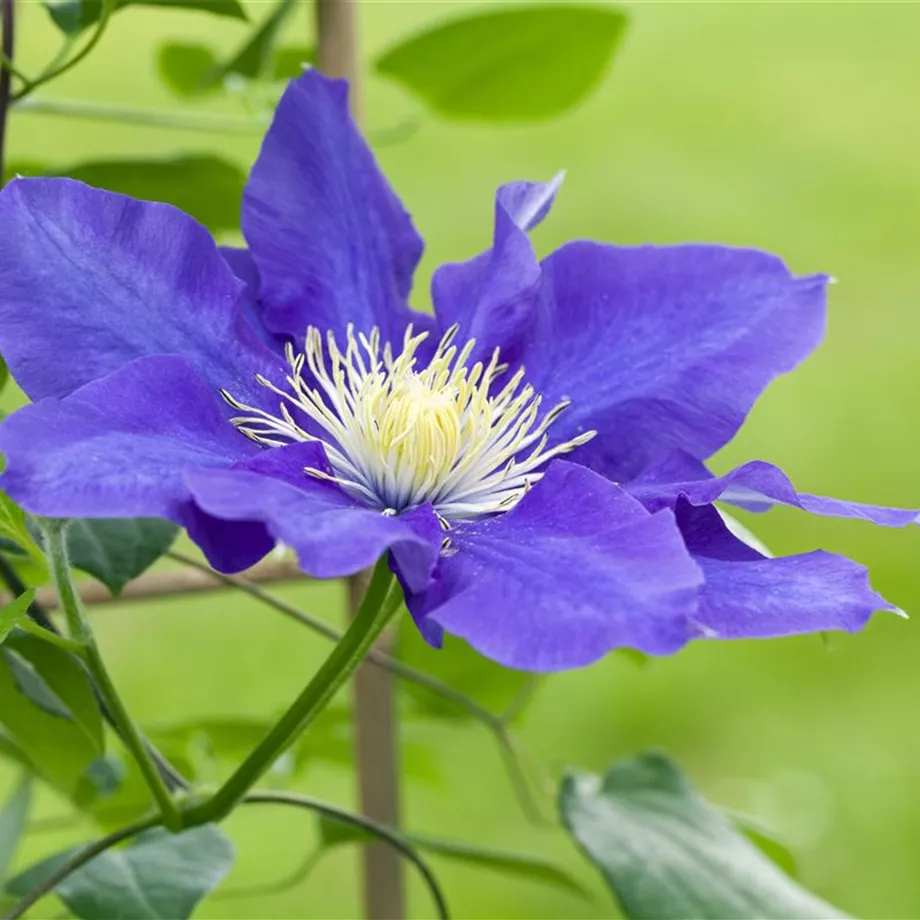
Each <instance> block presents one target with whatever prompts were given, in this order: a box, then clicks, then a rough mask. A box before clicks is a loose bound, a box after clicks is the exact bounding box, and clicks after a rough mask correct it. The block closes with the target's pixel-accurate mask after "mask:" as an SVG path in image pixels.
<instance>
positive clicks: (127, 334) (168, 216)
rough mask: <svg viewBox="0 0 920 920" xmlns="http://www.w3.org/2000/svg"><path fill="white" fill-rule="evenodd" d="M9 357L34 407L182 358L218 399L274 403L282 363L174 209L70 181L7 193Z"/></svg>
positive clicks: (229, 279)
mask: <svg viewBox="0 0 920 920" xmlns="http://www.w3.org/2000/svg"><path fill="white" fill-rule="evenodd" d="M0 227H2V228H3V232H2V238H0V351H2V353H3V355H4V357H5V358H6V361H7V363H8V364H9V366H10V369H11V370H12V372H13V374H14V375H15V377H16V380H17V381H18V382H19V384H20V385H21V386H22V388H23V389H24V390H25V391H26V393H27V394H28V395H29V396H30V397H32V398H33V399H38V398H42V397H45V396H63V395H66V394H67V393H70V392H72V391H73V390H75V389H77V388H78V387H80V386H82V385H83V384H85V383H88V382H89V381H91V380H95V379H97V378H99V377H103V376H105V375H106V374H109V373H111V372H112V371H114V370H116V369H117V368H119V367H121V366H123V365H125V364H127V363H128V362H130V361H133V360H134V359H135V358H140V357H143V356H145V355H157V354H159V355H182V356H184V357H186V358H188V360H189V361H191V362H192V363H193V364H194V366H195V368H196V369H197V371H198V373H199V374H200V375H201V376H202V377H203V378H204V379H205V380H206V381H207V382H208V383H209V384H210V385H211V386H212V388H213V389H214V391H215V392H216V390H217V389H218V388H219V387H226V388H227V389H229V390H231V391H232V392H233V393H234V394H235V395H236V396H237V397H238V398H241V399H247V400H251V401H255V402H256V403H257V404H259V401H261V400H263V399H264V395H265V391H264V390H263V389H262V388H261V387H259V386H258V385H257V384H256V383H255V379H254V378H255V374H256V373H263V374H266V375H268V376H271V375H272V374H273V373H274V369H275V368H276V367H277V366H278V365H279V363H280V362H279V361H278V359H277V358H276V356H275V355H273V354H272V353H271V352H270V351H269V350H268V349H266V348H265V347H264V345H262V343H260V342H259V341H258V340H257V338H256V336H255V335H254V334H253V333H252V332H251V331H250V329H249V327H248V326H247V325H246V324H245V323H243V322H242V321H241V319H240V315H239V310H238V303H239V300H240V294H241V287H242V286H241V284H240V282H239V281H238V280H237V279H236V278H235V277H234V275H233V272H232V271H231V270H230V269H229V268H228V266H227V264H226V263H225V262H224V260H223V259H222V258H221V255H220V253H219V252H218V250H217V246H216V245H215V244H214V242H213V240H212V239H211V238H210V236H209V235H208V233H207V231H206V230H205V229H204V228H203V227H202V226H200V225H199V224H198V223H196V222H195V221H194V220H193V219H192V218H191V217H188V216H187V215H185V214H183V213H182V212H181V211H178V210H176V209H175V208H173V207H171V206H169V205H165V204H156V203H151V202H144V201H136V200H134V199H131V198H127V197H125V196H123V195H116V194H113V193H112V192H105V191H100V190H99V189H93V188H90V187H89V186H86V185H83V184H82V183H80V182H74V181H72V180H70V179H17V180H15V181H14V182H11V183H10V184H9V185H8V186H7V187H6V188H5V189H4V190H3V192H2V193H0Z"/></svg>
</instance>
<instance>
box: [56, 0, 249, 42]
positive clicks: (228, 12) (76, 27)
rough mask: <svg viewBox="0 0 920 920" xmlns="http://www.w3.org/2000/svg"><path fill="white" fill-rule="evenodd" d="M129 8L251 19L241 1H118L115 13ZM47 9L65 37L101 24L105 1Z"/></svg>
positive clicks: (66, 2) (61, 2)
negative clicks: (161, 9)
mask: <svg viewBox="0 0 920 920" xmlns="http://www.w3.org/2000/svg"><path fill="white" fill-rule="evenodd" d="M126 6H160V7H168V8H170V9H183V10H196V11H198V12H202V13H211V14H212V15H214V16H225V17H228V18H230V19H242V20H243V21H246V20H247V19H248V17H247V16H246V11H245V10H244V9H243V6H242V4H241V3H240V2H239V0H116V3H115V9H114V11H113V12H116V11H118V10H121V9H123V8H124V7H126ZM45 8H46V9H47V10H48V12H49V14H50V15H51V18H52V20H53V21H54V24H55V25H56V26H57V27H58V28H59V29H60V30H61V31H62V32H63V33H64V34H65V35H78V34H79V33H80V32H82V31H83V30H84V29H85V28H87V27H88V26H91V25H95V23H97V22H98V21H99V17H100V16H101V15H102V0H45Z"/></svg>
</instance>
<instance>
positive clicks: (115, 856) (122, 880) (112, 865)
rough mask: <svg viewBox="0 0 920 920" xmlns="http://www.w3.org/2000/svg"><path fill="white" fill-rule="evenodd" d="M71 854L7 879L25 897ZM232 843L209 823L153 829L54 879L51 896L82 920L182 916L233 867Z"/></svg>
mask: <svg viewBox="0 0 920 920" xmlns="http://www.w3.org/2000/svg"><path fill="white" fill-rule="evenodd" d="M72 853H73V850H70V851H68V852H66V853H59V854H57V856H52V857H51V858H50V859H47V860H45V861H44V862H41V863H39V864H38V865H36V866H32V867H31V868H29V869H27V870H26V871H25V872H23V873H21V874H20V875H18V876H16V878H15V879H13V880H12V881H11V882H9V883H8V885H7V888H8V889H9V890H10V891H12V892H13V893H14V894H17V895H20V896H22V895H24V894H26V893H27V892H28V891H29V890H31V889H32V888H34V887H35V886H36V885H38V884H41V882H43V881H44V880H45V879H46V878H48V877H49V876H50V875H51V874H52V873H53V872H54V871H55V870H56V869H57V868H58V866H60V865H61V863H62V861H63V860H64V859H67V858H68V856H70V855H71V854H72ZM233 858H234V852H233V844H232V843H231V842H230V840H229V839H228V838H227V837H226V836H225V835H224V834H223V832H222V831H221V830H220V829H219V828H218V827H217V826H216V825H214V824H205V825H203V826H202V827H195V828H192V829H191V830H187V831H183V832H182V833H181V834H171V833H169V832H168V831H166V830H163V829H162V828H156V829H154V830H151V831H147V832H146V833H144V834H141V835H140V836H139V837H138V838H137V839H136V841H135V842H134V843H133V844H131V845H130V846H127V847H124V848H123V849H113V850H107V851H106V852H105V853H102V854H101V855H99V856H97V857H96V858H95V859H93V860H91V861H90V862H88V863H87V864H86V865H85V866H82V867H81V868H80V869H78V870H77V871H76V872H74V873H73V874H72V875H69V876H68V877H67V878H66V879H64V880H63V881H61V882H59V883H58V885H57V886H56V887H55V889H54V891H55V894H57V896H58V897H59V898H60V899H61V900H62V901H63V902H64V904H65V905H66V906H67V907H68V909H69V910H70V911H71V912H72V913H74V914H75V915H76V916H77V917H83V918H86V920H111V918H115V917H130V918H131V920H185V918H187V917H190V916H191V914H192V911H193V910H194V909H195V907H196V906H197V905H198V903H199V902H200V901H201V900H202V898H204V897H205V895H207V894H208V893H209V892H211V891H213V890H214V889H215V888H216V887H217V886H218V885H219V884H220V883H221V882H222V881H223V879H224V877H225V876H226V875H227V873H228V872H229V871H230V868H231V866H232V865H233Z"/></svg>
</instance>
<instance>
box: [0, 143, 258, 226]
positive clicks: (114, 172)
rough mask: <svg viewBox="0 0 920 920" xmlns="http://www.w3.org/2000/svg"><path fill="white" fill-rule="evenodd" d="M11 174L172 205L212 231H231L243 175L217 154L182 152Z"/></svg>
mask: <svg viewBox="0 0 920 920" xmlns="http://www.w3.org/2000/svg"><path fill="white" fill-rule="evenodd" d="M8 174H9V175H10V176H14V175H23V176H68V177H69V178H71V179H78V180H79V181H80V182H85V183H86V184H87V185H94V186H96V187H98V188H104V189H108V191H110V192H118V193H119V194H121V195H130V196H131V197H132V198H143V199H144V200H146V201H162V202H165V203H166V204H171V205H174V206H175V207H177V208H179V210H181V211H185V213H186V214H190V215H191V216H192V217H194V218H195V219H196V220H198V221H200V222H201V223H202V224H204V225H205V226H206V227H207V228H208V229H209V230H210V231H211V232H212V233H221V232H226V231H231V230H236V229H237V228H238V227H239V223H240V207H241V205H242V201H243V187H244V186H245V184H246V175H245V173H244V172H243V171H242V170H241V169H240V167H239V166H237V165H236V164H234V163H231V162H230V161H229V160H225V159H224V158H222V157H221V156H219V155H217V154H185V155H182V154H180V155H178V156H171V157H163V158H158V159H124V160H95V161H90V162H87V163H76V164H73V165H72V166H67V167H57V166H45V165H42V164H36V163H18V164H14V165H12V166H10V168H9V170H8Z"/></svg>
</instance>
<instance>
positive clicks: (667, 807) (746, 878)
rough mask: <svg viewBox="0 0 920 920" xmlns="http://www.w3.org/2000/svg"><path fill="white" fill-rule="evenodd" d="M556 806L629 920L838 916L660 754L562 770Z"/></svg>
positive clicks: (798, 919) (825, 919) (772, 919)
mask: <svg viewBox="0 0 920 920" xmlns="http://www.w3.org/2000/svg"><path fill="white" fill-rule="evenodd" d="M559 808H560V811H561V813H562V820H563V823H564V824H565V826H566V828H567V829H568V831H569V833H570V834H571V835H572V836H573V837H574V838H575V840H576V841H577V843H578V845H579V846H580V847H581V849H582V850H583V851H584V853H585V854H586V855H587V857H588V858H589V859H590V860H591V861H592V862H593V863H594V864H595V865H596V866H597V867H598V868H599V869H600V870H601V872H602V874H603V876H604V878H605V880H606V881H607V884H608V885H609V886H610V888H611V890H612V891H613V893H614V894H615V895H616V897H617V900H618V901H619V902H620V905H621V906H622V908H623V912H624V914H625V915H626V916H627V917H629V918H637V920H639V918H641V920H653V918H654V920H661V918H679V920H721V918H724V920H762V918H765V917H766V918H770V920H784V918H788V920H805V918H821V920H828V918H833V917H843V916H845V915H844V914H842V913H841V912H840V911H839V910H837V909H836V908H834V907H832V906H831V905H830V904H827V903H826V902H825V901H822V900H821V899H820V898H818V897H816V896H815V895H813V894H811V893H810V892H809V891H806V890H805V889H804V888H802V887H801V886H800V885H799V884H797V883H796V882H795V881H793V880H792V879H791V878H789V877H788V876H786V875H784V874H783V873H782V872H781V871H780V870H779V869H778V868H777V867H776V865H774V863H773V862H771V861H770V860H769V859H767V858H766V857H765V856H764V855H763V854H762V853H761V852H760V850H758V849H757V848H756V847H755V846H754V845H753V844H752V843H750V842H749V841H748V840H747V839H746V837H744V836H743V835H742V834H740V833H739V832H738V831H737V830H735V828H734V827H733V826H732V824H731V822H730V821H729V819H728V818H727V817H726V816H725V815H724V814H723V813H722V812H721V811H720V810H719V809H717V808H715V807H713V806H712V805H710V804H708V803H707V802H706V801H705V800H704V799H703V798H702V797H701V796H700V795H699V794H698V793H697V792H696V791H695V790H694V789H693V787H692V785H691V784H690V782H689V781H688V780H687V778H686V777H685V776H684V775H683V774H682V773H681V772H680V770H679V769H678V767H677V766H676V765H675V764H674V763H672V762H671V761H670V760H669V759H668V758H666V757H664V756H662V755H660V754H643V755H641V756H639V757H636V758H634V759H631V760H626V761H622V762H620V763H617V764H614V766H613V767H611V769H610V770H609V771H608V772H607V773H606V774H605V775H604V776H597V775H595V774H591V773H576V772H570V773H569V774H568V775H567V776H566V777H565V779H564V780H563V782H562V786H561V788H560V792H559Z"/></svg>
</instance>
